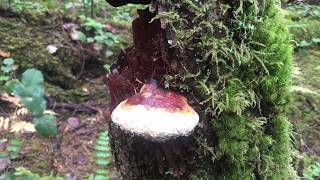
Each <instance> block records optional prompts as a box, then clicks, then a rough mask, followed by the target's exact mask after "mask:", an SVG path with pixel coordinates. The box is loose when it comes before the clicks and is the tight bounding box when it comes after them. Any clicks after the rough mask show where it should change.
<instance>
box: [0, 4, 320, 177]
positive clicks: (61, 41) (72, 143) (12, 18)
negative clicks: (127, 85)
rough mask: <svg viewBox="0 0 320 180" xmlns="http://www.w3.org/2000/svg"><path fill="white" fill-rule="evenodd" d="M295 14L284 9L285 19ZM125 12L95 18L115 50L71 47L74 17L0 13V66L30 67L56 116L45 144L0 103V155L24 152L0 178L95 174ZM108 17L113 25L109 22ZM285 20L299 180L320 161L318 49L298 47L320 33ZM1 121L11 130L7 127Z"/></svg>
mask: <svg viewBox="0 0 320 180" xmlns="http://www.w3.org/2000/svg"><path fill="white" fill-rule="evenodd" d="M296 10H297V9H294V8H293V9H289V12H290V11H291V12H295V11H296ZM304 10H305V9H304ZM129 12H132V9H120V10H119V9H118V10H117V12H113V11H112V12H111V13H109V16H108V15H101V16H106V18H105V19H106V21H105V22H104V24H103V25H104V28H105V29H106V31H108V32H112V33H113V34H114V35H115V36H117V37H118V36H119V37H120V38H119V41H120V43H121V45H118V47H116V48H110V47H108V46H107V47H102V48H96V47H95V43H80V41H79V40H74V39H73V38H74V37H72V32H71V31H70V27H71V29H72V27H75V26H77V27H78V26H79V29H80V30H84V29H85V27H84V26H83V24H81V21H80V20H79V19H78V18H75V15H70V14H68V15H66V14H61V13H57V12H54V13H41V15H39V14H28V13H25V12H23V13H22V14H17V13H13V12H10V11H3V9H2V10H1V9H0V60H2V59H1V58H3V57H1V56H3V55H4V53H3V52H7V53H10V57H12V58H14V60H15V62H16V63H17V65H19V69H18V70H17V71H16V73H15V76H19V74H21V72H22V70H24V69H26V68H30V67H35V68H38V69H40V70H41V71H42V72H43V74H44V77H45V79H46V85H45V89H46V99H47V102H48V110H49V112H51V113H53V112H54V113H55V114H56V117H57V118H56V119H57V123H58V125H59V133H58V136H57V137H56V138H51V139H48V138H43V137H40V136H39V135H37V134H36V133H35V132H25V133H21V129H26V127H29V126H26V124H23V122H31V117H30V116H29V115H28V114H27V112H26V110H25V108H23V107H21V105H20V104H19V103H18V101H19V99H17V98H14V97H11V96H6V95H2V96H1V98H0V107H1V108H0V152H1V151H6V147H7V146H8V145H9V142H10V141H12V140H16V139H18V140H19V141H21V142H22V148H21V150H20V153H19V156H18V158H16V159H15V160H13V161H11V162H10V163H4V162H3V161H1V157H0V174H1V172H4V171H3V170H4V169H6V170H8V169H10V168H14V167H20V166H22V167H26V168H28V169H30V170H31V171H32V172H34V173H37V174H41V175H44V174H47V175H48V174H52V175H56V174H57V175H60V176H67V177H69V178H68V179H75V178H73V177H77V178H78V179H82V178H84V177H88V176H89V175H90V174H91V173H92V172H93V171H94V170H95V168H96V167H95V163H94V161H95V157H94V152H95V149H94V148H95V141H96V139H97V137H98V134H99V133H100V132H103V131H106V130H107V129H108V127H107V124H108V123H107V121H108V119H106V118H105V117H108V113H109V111H108V103H109V98H108V93H107V88H106V86H105V76H106V71H105V70H104V68H103V66H104V65H105V64H108V63H110V62H112V60H114V59H116V55H115V54H117V53H119V51H120V49H121V48H123V47H126V46H128V45H130V42H131V41H130V40H129V39H130V27H129V24H130V20H132V18H130V17H129V16H130V15H131V14H132V13H129ZM319 12H320V11H319ZM113 13H114V14H119V13H126V16H125V17H123V16H121V17H118V18H119V19H121V20H122V21H121V23H119V21H118V22H117V23H115V21H117V19H115V18H114V17H115V15H114V14H113ZM110 14H111V15H112V16H114V17H113V18H111V17H110ZM289 14H290V13H289ZM99 15H100V14H99ZM319 15H320V13H319ZM127 16H128V17H127ZM310 16H311V17H310ZM119 19H118V20H119ZM288 19H291V20H293V21H292V22H291V28H290V30H291V32H292V33H293V36H294V38H295V40H296V43H298V45H297V47H296V49H295V56H294V57H295V59H294V71H293V81H294V86H293V88H292V93H293V102H292V105H291V107H290V109H289V118H290V120H291V122H292V123H293V129H294V136H295V139H296V142H295V143H294V145H295V146H296V148H297V149H298V151H297V156H296V159H295V166H296V169H297V170H298V171H299V175H301V176H303V171H304V169H306V168H308V167H309V166H310V165H312V164H313V163H314V162H316V161H320V145H319V144H320V139H319V137H320V66H319V65H320V46H319V45H320V44H319V42H317V41H315V43H313V44H303V43H304V42H303V41H305V42H307V41H311V39H314V38H315V37H316V38H317V37H320V32H319V34H317V33H315V32H314V31H317V29H319V28H320V17H318V16H312V15H310V14H308V13H306V14H305V15H301V16H299V17H298V15H292V14H290V15H288ZM315 19H316V20H315ZM315 21H316V22H317V23H314V22H315ZM125 22H127V23H125ZM308 23H310V24H311V23H312V24H313V28H312V29H309V28H308V27H305V26H302V27H301V28H300V29H299V27H300V26H299V25H301V24H307V25H308ZM67 26H70V27H69V28H68V27H67ZM310 26H311V25H310ZM314 29H316V30H314ZM86 33H87V34H86V35H87V36H90V35H96V34H95V32H94V31H88V32H86ZM301 34H309V35H310V36H311V37H307V36H306V35H301ZM109 38H111V39H112V38H113V37H109ZM49 45H53V46H54V47H57V52H54V53H50V52H49V50H48V46H49ZM1 52H2V55H1ZM105 54H108V55H107V56H106V55H105ZM6 119H9V120H10V123H9V125H8V126H6V127H5V126H4V122H5V120H6ZM31 129H32V128H31ZM26 131H28V129H27V130H26ZM1 168H3V169H1ZM113 168H114V167H113V166H111V167H110V170H111V172H112V176H113V177H114V179H117V174H116V173H115V172H116V171H114V170H113Z"/></svg>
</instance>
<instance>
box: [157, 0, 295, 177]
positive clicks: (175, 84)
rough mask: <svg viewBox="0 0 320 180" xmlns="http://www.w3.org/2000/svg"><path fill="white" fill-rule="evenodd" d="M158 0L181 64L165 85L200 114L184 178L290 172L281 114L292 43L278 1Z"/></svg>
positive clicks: (285, 174) (286, 132) (289, 153)
mask: <svg viewBox="0 0 320 180" xmlns="http://www.w3.org/2000/svg"><path fill="white" fill-rule="evenodd" d="M161 4H162V6H163V9H164V10H163V11H162V12H160V14H159V15H158V16H159V17H160V18H163V19H165V20H166V22H167V26H168V27H169V29H171V30H172V31H173V32H172V33H169V35H168V38H169V40H172V42H173V43H172V44H173V46H174V47H175V48H176V49H177V50H178V54H177V56H176V60H177V61H178V62H180V65H181V68H180V72H179V73H178V76H177V75H174V74H172V75H168V77H167V85H169V87H170V88H173V89H179V90H180V91H182V92H186V93H188V94H189V97H190V99H192V100H193V105H194V106H195V107H197V109H198V111H199V112H200V113H201V114H202V124H201V126H202V128H200V129H199V130H198V131H197V134H198V135H197V137H196V138H197V140H198V145H199V147H198V149H197V150H196V151H197V152H198V155H199V156H198V157H199V159H198V160H197V161H194V162H193V165H194V167H195V169H194V172H193V175H192V177H194V178H195V179H197V178H199V177H202V178H203V179H206V178H208V179H212V177H216V178H217V179H252V178H255V179H282V178H285V179H294V178H296V173H295V171H294V170H293V168H292V166H291V160H292V157H291V156H292V147H291V144H290V138H291V124H290V123H289V121H288V120H287V117H286V115H287V114H286V113H287V109H288V105H289V102H290V93H289V86H290V85H291V81H290V73H291V66H292V64H291V61H292V47H291V46H290V44H289V41H290V35H289V33H288V31H287V29H286V26H285V22H284V21H283V14H282V10H281V9H280V6H279V2H278V1H276V0H268V1H243V0H238V1H210V0H202V1H192V0H182V1H181V0H179V1H178V0H169V1H168V0H166V1H161ZM200 169H201V170H200Z"/></svg>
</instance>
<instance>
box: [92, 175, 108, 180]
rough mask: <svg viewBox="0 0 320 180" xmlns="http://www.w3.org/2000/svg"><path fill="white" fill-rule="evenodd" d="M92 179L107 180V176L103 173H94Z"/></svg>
mask: <svg viewBox="0 0 320 180" xmlns="http://www.w3.org/2000/svg"><path fill="white" fill-rule="evenodd" d="M94 180H109V177H108V176H103V175H96V176H95V177H94Z"/></svg>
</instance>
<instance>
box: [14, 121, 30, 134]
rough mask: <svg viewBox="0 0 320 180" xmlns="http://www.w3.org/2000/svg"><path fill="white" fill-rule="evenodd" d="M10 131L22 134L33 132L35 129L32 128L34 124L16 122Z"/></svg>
mask: <svg viewBox="0 0 320 180" xmlns="http://www.w3.org/2000/svg"><path fill="white" fill-rule="evenodd" d="M10 131H11V132H13V133H23V132H35V131H36V129H35V127H34V124H32V123H30V122H25V121H17V122H13V123H12V126H11V129H10Z"/></svg>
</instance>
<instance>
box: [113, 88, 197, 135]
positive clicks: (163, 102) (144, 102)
mask: <svg viewBox="0 0 320 180" xmlns="http://www.w3.org/2000/svg"><path fill="white" fill-rule="evenodd" d="M111 118H112V121H113V122H114V123H115V124H117V125H118V126H119V127H120V128H121V129H123V130H125V131H128V132H131V133H133V134H136V135H141V136H143V137H145V138H146V139H150V140H154V141H165V140H169V139H173V138H175V137H179V136H187V135H189V134H190V133H191V132H192V131H193V129H194V128H195V127H196V125H197V124H198V122H199V115H198V114H197V113H196V112H195V110H194V109H193V108H192V107H191V106H190V105H189V104H188V102H187V99H186V98H185V97H183V96H182V95H179V94H177V93H175V92H165V91H163V90H162V89H160V88H158V87H157V86H156V85H153V84H145V85H144V86H143V87H142V88H141V90H140V93H138V94H136V95H134V96H131V97H129V98H128V99H126V100H124V101H122V102H121V103H120V104H119V105H118V106H117V107H116V108H115V109H114V111H113V112H112V114H111Z"/></svg>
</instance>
